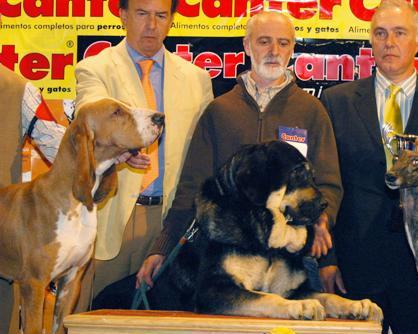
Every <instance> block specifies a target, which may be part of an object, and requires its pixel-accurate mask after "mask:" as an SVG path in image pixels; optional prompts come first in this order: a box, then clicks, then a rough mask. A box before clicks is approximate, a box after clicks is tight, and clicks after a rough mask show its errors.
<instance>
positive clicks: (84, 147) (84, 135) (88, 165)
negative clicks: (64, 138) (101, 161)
mask: <svg viewBox="0 0 418 334" xmlns="http://www.w3.org/2000/svg"><path fill="white" fill-rule="evenodd" d="M82 120H84V119H76V120H75V121H74V123H75V124H74V126H73V128H72V133H71V143H72V147H73V150H74V152H73V153H74V157H75V162H74V163H75V164H76V166H77V173H76V175H74V181H73V195H74V197H75V198H76V199H78V200H79V201H80V202H81V203H83V204H84V205H85V206H86V207H87V209H88V210H89V211H91V210H92V209H93V196H92V193H91V192H92V190H93V186H94V182H95V167H96V166H95V165H96V163H95V160H94V151H93V134H92V133H91V131H89V129H88V128H87V125H86V124H85V123H84V122H83V121H82Z"/></svg>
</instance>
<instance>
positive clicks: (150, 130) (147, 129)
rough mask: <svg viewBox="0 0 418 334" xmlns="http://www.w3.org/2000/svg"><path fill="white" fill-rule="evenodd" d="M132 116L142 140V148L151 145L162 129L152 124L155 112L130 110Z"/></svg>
mask: <svg viewBox="0 0 418 334" xmlns="http://www.w3.org/2000/svg"><path fill="white" fill-rule="evenodd" d="M130 111H131V112H132V115H133V116H134V119H135V121H136V124H137V129H138V133H140V134H141V136H142V138H143V140H144V146H148V145H150V144H151V143H153V142H154V141H155V140H156V139H157V138H158V137H159V135H160V134H161V133H162V131H163V128H162V127H159V126H158V125H156V124H154V123H153V121H152V116H154V115H155V114H157V112H155V111H153V110H150V109H139V108H130Z"/></svg>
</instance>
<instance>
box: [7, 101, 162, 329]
mask: <svg viewBox="0 0 418 334" xmlns="http://www.w3.org/2000/svg"><path fill="white" fill-rule="evenodd" d="M163 125H164V115H163V114H161V113H157V112H153V111H150V110H143V109H134V108H130V107H128V106H126V105H124V104H122V103H120V102H118V101H116V100H112V99H103V100H100V101H97V102H93V103H89V104H86V105H84V106H83V107H82V108H81V109H80V111H79V113H78V116H77V117H76V119H75V120H74V121H73V122H72V123H71V125H70V126H69V128H68V129H67V131H66V133H65V135H64V137H63V139H62V142H61V145H60V148H59V150H58V154H57V157H56V159H55V162H54V164H53V166H52V167H51V169H50V170H49V171H48V172H47V173H45V174H43V175H41V176H39V177H38V178H36V179H35V180H33V181H32V182H29V183H22V184H17V185H11V186H8V187H6V188H3V189H0V277H3V278H6V279H9V280H13V281H14V282H15V283H17V284H18V285H19V289H20V294H21V305H22V312H23V313H22V316H23V329H24V333H25V334H40V333H42V328H43V326H42V317H43V314H42V313H43V304H44V298H45V295H44V294H45V288H46V287H47V286H48V285H49V284H50V282H51V281H56V282H57V283H58V291H57V297H56V305H55V311H54V325H53V332H54V333H64V327H63V318H64V316H66V315H67V314H69V313H70V312H71V311H72V310H73V308H74V306H75V303H76V302H77V299H78V296H79V290H80V279H81V277H82V275H83V273H84V271H85V268H86V266H87V264H88V262H89V260H90V259H91V257H92V254H93V247H94V241H95V238H96V223H97V219H96V203H98V202H100V201H102V200H103V199H104V198H105V197H106V195H107V194H108V193H109V192H110V191H114V189H115V187H116V184H117V179H116V177H117V175H116V172H115V170H116V168H115V162H116V158H117V157H118V156H120V155H121V154H122V153H124V152H127V151H128V150H137V149H140V148H143V147H146V146H148V145H150V144H151V143H152V142H154V141H155V140H156V139H157V138H158V137H159V135H160V134H161V132H162V128H163Z"/></svg>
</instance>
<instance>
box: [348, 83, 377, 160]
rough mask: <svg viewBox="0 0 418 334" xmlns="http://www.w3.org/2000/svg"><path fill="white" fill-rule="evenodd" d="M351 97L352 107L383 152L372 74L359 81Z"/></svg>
mask: <svg viewBox="0 0 418 334" xmlns="http://www.w3.org/2000/svg"><path fill="white" fill-rule="evenodd" d="M353 98H354V107H355V109H356V112H357V114H358V116H359V118H360V120H361V121H362V123H363V125H364V126H365V128H366V129H367V132H368V133H369V135H370V137H371V139H372V141H373V143H374V144H375V145H376V146H377V147H382V152H383V146H382V136H381V133H380V125H379V117H378V115H377V107H376V94H375V91H374V76H371V77H370V78H368V79H366V80H363V81H359V85H358V86H357V90H356V91H355V94H354V97H353Z"/></svg>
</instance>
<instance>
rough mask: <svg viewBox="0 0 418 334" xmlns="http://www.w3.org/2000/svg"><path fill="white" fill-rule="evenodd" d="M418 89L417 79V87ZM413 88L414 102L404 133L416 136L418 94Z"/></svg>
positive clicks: (417, 132) (417, 131) (417, 128)
mask: <svg viewBox="0 0 418 334" xmlns="http://www.w3.org/2000/svg"><path fill="white" fill-rule="evenodd" d="M416 87H417V88H418V79H417V86H416ZM417 88H415V93H414V101H413V102H412V107H411V112H410V114H409V118H408V123H407V124H406V128H405V133H407V134H415V135H416V134H418V94H417Z"/></svg>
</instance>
